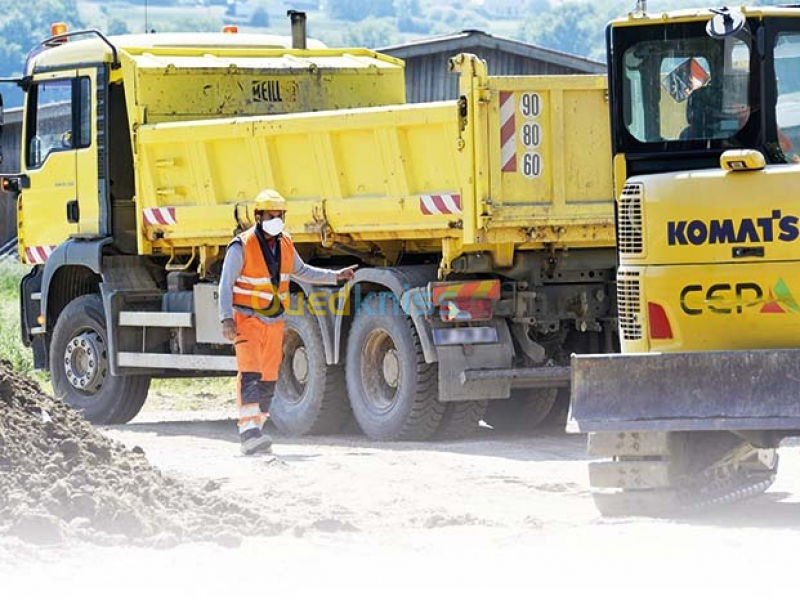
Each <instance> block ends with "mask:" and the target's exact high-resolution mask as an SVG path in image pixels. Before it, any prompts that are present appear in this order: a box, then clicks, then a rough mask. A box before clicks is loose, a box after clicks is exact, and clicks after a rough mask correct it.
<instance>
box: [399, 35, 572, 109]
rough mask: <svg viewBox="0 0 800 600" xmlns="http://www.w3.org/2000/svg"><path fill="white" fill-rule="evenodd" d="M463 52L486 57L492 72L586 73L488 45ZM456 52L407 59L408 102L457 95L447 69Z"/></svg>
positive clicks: (447, 98) (455, 82)
mask: <svg viewBox="0 0 800 600" xmlns="http://www.w3.org/2000/svg"><path fill="white" fill-rule="evenodd" d="M460 51H461V52H471V53H473V54H476V55H478V56H480V57H481V58H482V59H484V60H485V61H486V62H487V63H488V65H489V74H490V75H564V74H569V73H585V72H586V71H579V70H577V69H572V68H569V67H564V66H561V65H556V64H553V63H550V62H546V61H542V60H537V59H534V58H528V57H525V56H520V55H518V54H510V53H508V52H503V51H500V50H496V49H489V48H486V47H469V46H466V47H464V49H463V50H460ZM454 54H455V53H454V52H452V51H447V52H439V53H434V54H427V55H424V56H415V57H412V58H406V59H404V60H405V61H406V98H407V100H408V102H433V101H437V100H453V99H455V98H457V97H458V75H456V74H452V73H449V72H448V70H447V61H448V60H449V59H450V57H452V56H453V55H454ZM397 56H398V57H399V58H403V56H402V55H401V53H397Z"/></svg>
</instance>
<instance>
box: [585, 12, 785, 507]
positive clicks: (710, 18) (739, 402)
mask: <svg viewBox="0 0 800 600" xmlns="http://www.w3.org/2000/svg"><path fill="white" fill-rule="evenodd" d="M607 39H608V40H609V42H610V44H611V45H610V47H609V63H610V81H609V88H610V91H611V115H612V127H613V134H612V144H613V151H614V164H615V173H616V181H617V189H616V197H617V200H616V201H617V211H616V214H617V233H618V249H619V276H618V280H617V285H618V306H619V322H620V339H621V345H622V354H617V355H591V356H589V355H587V356H576V357H574V359H573V362H572V364H573V372H572V375H573V386H572V394H573V397H572V407H571V410H572V419H571V422H570V424H571V426H574V427H575V428H576V429H579V430H581V431H587V432H590V433H591V435H590V437H589V449H590V452H591V453H592V454H593V455H594V456H595V457H602V458H604V459H605V460H598V462H596V463H594V464H593V465H592V467H591V471H590V479H591V483H592V485H593V486H594V487H595V491H596V492H597V494H596V499H597V504H598V506H599V507H600V509H601V510H602V511H603V512H606V513H620V512H623V513H631V512H640V513H641V512H645V513H652V512H669V511H674V510H678V509H683V508H686V506H687V505H688V506H694V505H697V504H704V505H709V504H717V503H720V502H725V501H728V500H735V499H740V498H744V497H748V496H750V495H753V494H756V493H760V492H762V491H763V490H765V489H766V488H767V487H768V486H769V485H770V484H771V483H772V481H773V479H774V477H775V473H776V469H777V455H776V451H775V448H776V447H777V445H778V443H779V442H780V440H781V439H782V438H783V437H785V436H788V435H797V433H798V432H800V402H798V398H799V397H800V389H799V388H798V381H800V373H798V364H800V350H798V347H799V346H800V318H799V315H800V304H798V301H800V271H798V259H800V253H798V250H797V243H798V242H797V240H798V236H799V232H800V227H798V224H799V223H800V216H798V207H797V201H796V187H795V186H796V185H797V182H798V181H800V156H798V154H797V152H798V151H800V78H799V77H798V73H800V71H798V66H799V65H800V8H798V7H797V5H794V6H793V7H755V8H743V9H741V10H727V9H721V10H689V11H681V12H676V13H667V14H661V13H659V14H650V13H647V12H645V11H637V12H635V13H634V14H632V15H630V16H628V17H626V18H623V19H620V20H618V21H614V22H612V23H611V25H610V28H609V34H608V38H607ZM609 459H610V460H609Z"/></svg>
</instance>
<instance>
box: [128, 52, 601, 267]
mask: <svg viewBox="0 0 800 600" xmlns="http://www.w3.org/2000/svg"><path fill="white" fill-rule="evenodd" d="M460 60H461V62H460V63H456V68H457V69H459V70H460V71H461V83H460V86H461V93H462V98H461V99H460V100H456V101H450V102H435V103H426V104H393V105H387V106H378V107H368V108H356V109H346V110H328V111H320V112H314V113H295V114H285V115H266V116H253V117H245V118H222V119H203V120H190V121H182V122H158V123H144V124H141V125H138V126H136V130H137V135H136V143H135V148H134V152H135V154H136V157H137V161H138V163H139V168H138V169H137V175H138V179H137V181H136V187H137V194H136V196H137V202H138V205H137V209H138V210H137V219H138V227H137V230H138V234H139V235H138V245H139V252H140V253H143V254H150V253H165V252H172V251H173V249H175V250H177V251H179V252H182V251H185V252H189V251H190V250H191V249H192V248H196V247H198V246H223V245H225V244H227V242H228V241H229V240H230V237H231V234H232V232H233V230H234V228H235V226H236V221H235V219H234V215H235V214H236V211H237V210H238V214H239V215H240V216H241V215H243V214H247V211H248V206H250V205H251V202H252V199H253V198H254V197H255V195H256V194H257V193H258V191H259V190H261V189H263V188H273V189H275V190H277V191H279V192H280V193H281V194H283V195H284V196H285V197H286V198H287V199H288V201H289V211H288V217H287V226H288V230H289V231H290V232H291V234H292V236H293V239H294V240H295V241H296V242H298V243H301V244H302V243H316V244H320V243H321V244H322V247H327V248H331V249H335V248H336V247H337V245H346V246H350V247H354V248H362V249H365V250H368V249H369V248H370V247H371V246H373V245H375V244H386V243H389V242H392V243H397V242H400V243H402V245H403V246H404V251H405V252H443V254H445V257H446V259H447V257H448V256H449V257H455V256H458V255H459V254H461V253H463V252H467V251H471V250H477V249H486V248H488V249H489V250H490V251H491V252H492V254H493V257H494V261H495V265H496V266H510V264H511V261H512V260H513V255H514V250H515V249H520V248H542V247H544V246H547V245H552V246H555V247H593V246H597V247H609V246H613V244H614V237H613V209H612V201H611V200H612V180H611V165H610V159H609V156H610V141H609V132H608V108H607V100H606V80H605V78H604V77H601V76H574V75H572V76H568V77H556V76H553V77H547V76H535V77H488V76H487V74H486V71H485V64H484V63H482V62H481V61H478V60H477V59H475V58H474V57H469V56H466V55H461V57H460Z"/></svg>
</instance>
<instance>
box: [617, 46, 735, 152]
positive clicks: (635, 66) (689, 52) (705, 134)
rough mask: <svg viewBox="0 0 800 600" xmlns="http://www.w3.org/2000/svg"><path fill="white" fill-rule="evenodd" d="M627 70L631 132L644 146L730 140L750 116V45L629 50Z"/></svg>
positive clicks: (626, 96) (625, 61)
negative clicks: (686, 141) (673, 142)
mask: <svg viewBox="0 0 800 600" xmlns="http://www.w3.org/2000/svg"><path fill="white" fill-rule="evenodd" d="M623 65H624V77H625V90H626V93H625V94H624V102H625V106H624V114H625V115H626V126H627V129H628V132H629V133H630V134H631V135H632V136H633V137H634V138H635V139H636V140H638V141H639V142H644V143H652V142H670V141H681V140H726V139H730V138H732V137H733V136H734V135H736V134H737V133H738V132H739V131H740V130H741V129H742V127H743V126H744V125H745V123H746V122H747V120H748V118H749V116H750V112H751V108H750V106H749V103H748V97H747V92H748V84H749V78H750V48H749V47H748V45H747V44H746V43H745V42H742V41H740V40H736V39H732V38H727V39H725V40H721V41H720V40H714V39H712V38H710V37H708V36H706V35H702V36H698V37H694V38H693V37H686V38H679V39H672V40H658V41H652V40H646V41H642V42H639V43H637V44H634V45H633V46H631V47H630V48H628V49H627V51H626V52H625V54H624V55H623Z"/></svg>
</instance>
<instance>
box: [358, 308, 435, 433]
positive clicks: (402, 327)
mask: <svg viewBox="0 0 800 600" xmlns="http://www.w3.org/2000/svg"><path fill="white" fill-rule="evenodd" d="M391 306H392V304H391V303H389V302H385V303H381V302H380V298H374V299H373V300H372V301H370V302H368V303H367V304H366V306H365V307H362V310H361V312H359V313H358V314H357V315H356V316H355V318H354V319H353V325H352V327H351V329H350V333H349V336H348V340H347V355H346V356H347V358H346V361H345V375H346V379H347V392H348V395H349V396H350V405H351V407H352V409H353V415H354V416H355V418H356V420H357V421H358V424H359V426H360V427H361V430H362V431H363V432H364V433H365V434H366V435H367V436H368V437H369V438H371V439H373V440H426V439H429V438H430V437H431V436H432V435H433V434H434V433H435V431H436V427H437V426H438V425H439V422H440V421H441V420H442V415H443V414H444V409H445V405H444V404H443V403H441V402H439V400H438V384H439V382H438V367H437V365H436V364H428V363H426V362H425V357H424V355H423V353H422V347H421V345H420V341H419V337H418V336H417V331H416V329H415V327H414V324H413V323H412V322H411V319H410V318H409V317H407V316H405V315H402V314H386V313H387V312H389V311H390V310H391ZM387 307H389V308H388V310H387ZM381 313H383V314H381Z"/></svg>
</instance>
